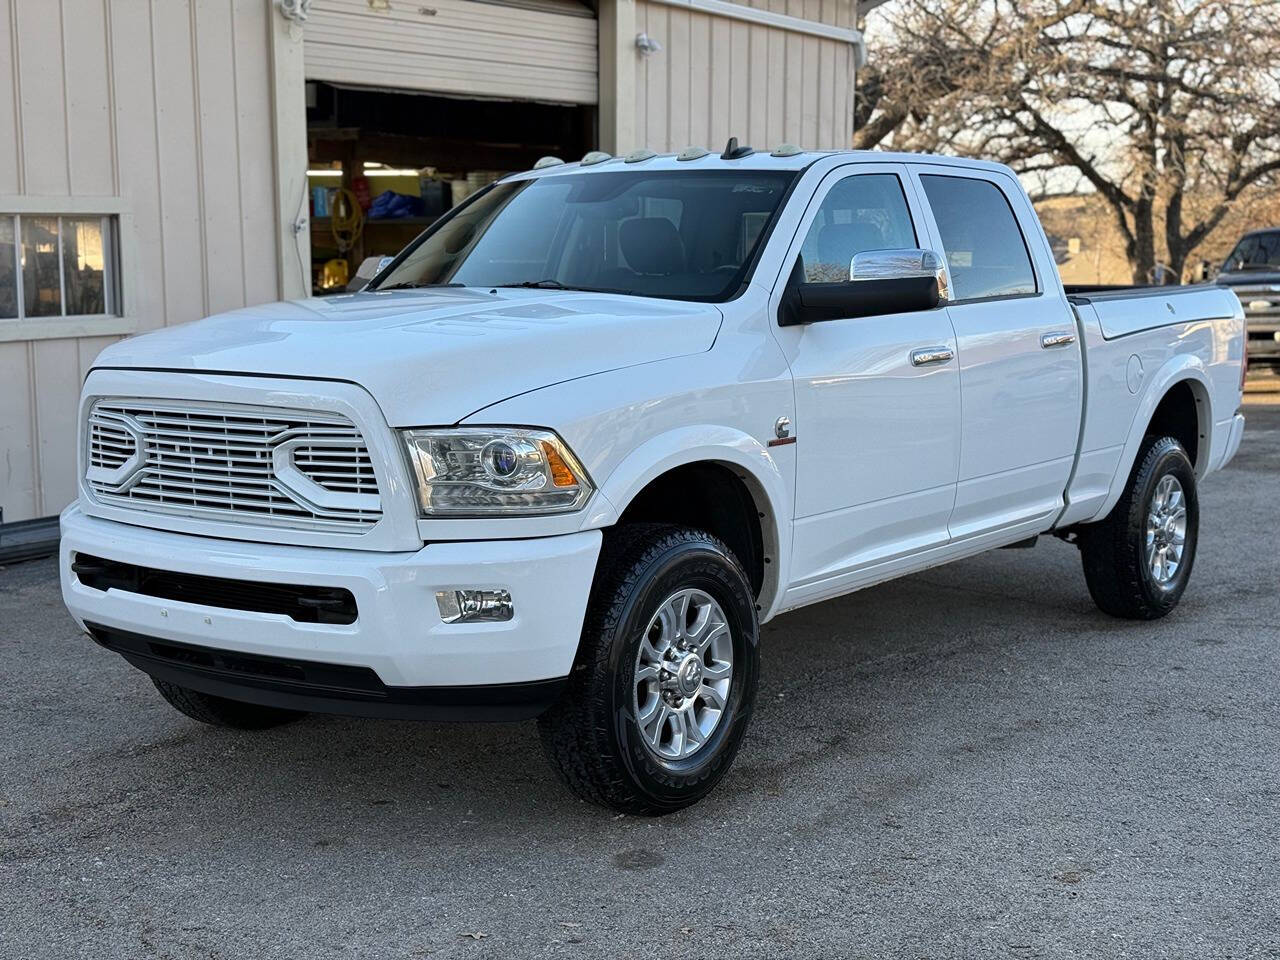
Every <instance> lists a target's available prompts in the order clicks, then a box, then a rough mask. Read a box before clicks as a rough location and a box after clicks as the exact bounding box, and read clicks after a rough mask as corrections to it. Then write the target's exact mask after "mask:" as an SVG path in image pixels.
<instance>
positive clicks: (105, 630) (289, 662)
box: [85, 623, 568, 721]
mask: <svg viewBox="0 0 1280 960" xmlns="http://www.w3.org/2000/svg"><path fill="white" fill-rule="evenodd" d="M85 626H87V627H88V628H89V634H90V636H92V637H93V639H94V640H96V641H97V642H98V643H99V644H100V645H102V646H104V647H106V648H107V649H108V650H113V651H115V652H116V653H118V654H120V656H122V657H124V658H125V660H127V661H128V662H129V663H131V664H132V665H133V666H135V667H137V668H138V669H139V670H142V671H143V672H145V673H148V674H150V675H151V676H153V677H155V678H157V679H159V680H167V681H168V682H170V683H176V684H178V685H179V686H182V687H187V688H189V689H191V690H198V691H199V692H201V693H207V694H209V695H211V696H215V697H225V698H226V699H228V700H241V701H244V702H245V703H257V704H261V705H262V706H267V707H281V708H284V709H286V710H302V711H306V712H308V713H338V714H347V715H351V716H360V717H382V718H386V719H396V720H482V721H490V720H528V719H531V718H533V717H536V716H537V715H538V714H540V713H542V712H543V711H544V710H546V709H547V707H549V706H551V704H552V703H554V702H555V701H556V699H557V698H558V697H559V696H560V694H561V693H562V692H563V691H564V687H565V684H566V683H567V682H568V680H567V678H565V677H557V678H553V679H550V680H535V681H532V682H529V683H499V684H489V685H483V686H447V687H396V686H388V685H387V684H385V683H383V682H382V680H381V679H380V678H379V677H378V675H377V673H375V672H374V671H373V670H371V669H370V668H369V667H353V666H348V665H345V664H336V663H320V662H317V661H312V660H293V659H288V658H285V657H268V656H262V655H260V654H248V653H240V652H238V651H233V650H221V649H216V648H214V647H202V646H198V645H196V644H190V643H180V642H178V641H176V640H166V639H163V638H161V637H151V636H144V635H142V634H140V633H131V632H129V631H127V630H117V629H116V628H114V627H104V626H101V625H99V624H96V623H86V624H85Z"/></svg>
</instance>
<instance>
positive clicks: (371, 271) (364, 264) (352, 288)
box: [347, 257, 395, 293]
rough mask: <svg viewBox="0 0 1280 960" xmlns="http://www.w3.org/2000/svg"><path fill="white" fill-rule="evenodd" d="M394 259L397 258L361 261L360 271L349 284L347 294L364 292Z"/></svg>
mask: <svg viewBox="0 0 1280 960" xmlns="http://www.w3.org/2000/svg"><path fill="white" fill-rule="evenodd" d="M394 259H395V257H365V258H364V259H363V260H361V261H360V269H358V270H357V271H356V275H355V276H354V277H352V278H351V282H350V283H348V284H347V293H356V292H357V291H360V290H363V289H364V288H365V287H367V286H368V285H369V281H371V280H372V279H373V278H374V277H376V276H377V275H378V274H380V273H381V272H382V268H383V267H385V266H386V265H387V264H388V263H390V262H391V261H392V260H394Z"/></svg>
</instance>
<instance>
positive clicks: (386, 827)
mask: <svg viewBox="0 0 1280 960" xmlns="http://www.w3.org/2000/svg"><path fill="white" fill-rule="evenodd" d="M1033 557H1034V558H1036V559H1035V560H1034V561H1033V562H1030V563H1029V562H1028V559H1029V558H1033ZM1068 568H1070V572H1069V571H1068ZM1092 611H1093V608H1092V605H1091V604H1090V602H1089V599H1088V596H1087V593H1085V591H1084V586H1083V581H1082V578H1081V577H1080V575H1079V571H1078V561H1077V560H1076V557H1075V551H1074V550H1073V549H1071V548H1068V547H1065V546H1063V545H1061V544H1057V543H1053V544H1052V545H1045V546H1044V547H1041V548H1040V549H1039V550H1037V551H1036V552H1035V553H1034V554H1028V553H1026V552H1021V551H1020V552H1016V553H1011V552H1005V553H1003V554H1001V553H997V554H991V555H987V556H984V557H979V558H976V559H974V560H971V561H967V562H964V563H961V564H957V565H954V566H952V567H950V568H947V569H944V570H937V571H931V572H929V573H927V574H923V575H920V576H916V577H910V578H906V579H904V580H899V581H895V582H893V583H889V584H886V585H883V586H880V587H876V588H872V589H869V590H866V591H863V592H861V593H858V594H854V595H851V596H848V597H844V598H841V599H837V600H834V601H830V602H828V603H825V604H819V605H817V606H813V607H809V608H806V609H804V610H800V611H796V612H794V613H791V614H787V615H784V616H782V617H780V618H778V619H776V620H775V621H774V622H772V623H771V624H769V625H767V626H766V627H765V629H764V635H763V639H762V651H763V653H762V656H763V663H762V674H761V676H762V680H761V686H760V696H759V701H758V707H757V711H756V716H755V717H754V719H753V727H752V730H751V732H750V733H749V734H748V738H747V742H746V744H745V746H744V748H743V751H742V754H741V755H740V757H739V759H738V762H737V765H736V767H735V769H734V770H732V771H731V772H730V774H729V776H728V777H727V778H726V780H725V782H724V783H723V784H722V785H721V786H720V788H719V789H718V790H717V791H716V792H715V793H714V794H713V795H712V797H711V798H710V799H709V800H708V801H706V802H704V804H703V805H700V806H699V807H698V808H697V809H698V810H707V809H708V808H710V809H713V810H714V811H715V813H716V815H719V816H726V817H732V816H734V815H735V814H734V810H735V808H737V807H739V805H741V804H743V803H747V804H752V803H759V802H768V800H769V798H770V797H771V796H777V795H780V794H784V793H785V792H786V791H787V789H788V784H789V783H791V784H796V785H798V784H799V783H800V782H801V778H802V777H803V774H804V771H805V770H806V769H807V768H813V767H815V766H817V765H819V764H820V763H825V762H830V760H831V758H832V757H834V756H839V757H840V758H841V760H840V762H841V763H842V764H845V765H857V764H859V763H861V762H862V761H863V759H864V758H865V757H868V756H876V757H882V756H886V755H888V754H889V753H891V752H892V751H893V750H894V746H895V744H896V743H899V742H901V740H902V738H910V737H911V736H912V735H913V733H918V732H919V726H920V722H919V721H920V717H921V716H927V715H929V714H930V712H931V711H936V710H937V709H939V705H941V704H944V703H945V702H946V701H948V700H949V699H954V698H955V697H956V696H957V695H958V694H957V693H956V692H955V689H954V688H955V676H956V674H957V673H960V674H963V675H964V676H967V677H970V678H978V677H981V676H984V675H986V674H987V673H988V672H989V671H992V670H994V671H995V674H996V676H998V677H1002V678H1003V680H1004V681H1005V682H1006V683H1007V685H1009V686H1011V687H1016V685H1017V684H1018V683H1020V682H1021V680H1023V679H1026V676H1027V675H1029V671H1030V670H1032V669H1034V667H1033V665H1034V664H1035V662H1036V657H1037V656H1038V655H1039V654H1037V653H1035V652H1032V651H1028V650H1027V649H1024V648H1026V647H1028V646H1029V645H1030V646H1035V647H1042V646H1043V645H1044V644H1045V643H1047V642H1053V643H1058V644H1061V643H1063V642H1067V643H1070V642H1072V640H1071V638H1072V637H1073V636H1082V635H1081V634H1080V633H1079V630H1078V628H1079V626H1080V624H1081V623H1082V622H1083V623H1088V622H1089V620H1090V619H1091V616H1092ZM1049 636H1053V637H1054V639H1053V640H1052V641H1049V640H1046V637H1049ZM1082 642H1083V641H1082ZM1039 653H1043V651H1042V650H1041V651H1039ZM993 664H995V666H993ZM1001 671H1003V673H1001ZM1011 672H1012V673H1014V674H1015V676H1013V677H1010V676H1009V674H1010V673H1011ZM127 676H128V677H129V678H130V679H129V682H130V683H131V684H133V685H137V686H138V687H145V689H139V690H138V691H136V692H137V696H138V704H139V707H140V709H139V715H138V716H137V717H136V718H134V722H135V724H136V728H137V729H136V734H137V735H136V736H134V737H129V738H128V740H127V742H126V743H125V745H123V746H116V747H115V748H113V749H110V750H104V751H90V754H91V755H90V756H89V757H88V758H86V761H85V762H84V763H83V764H80V765H78V766H79V769H81V770H82V771H83V773H84V776H85V777H86V778H92V779H93V780H94V781H95V784H94V785H92V786H91V785H89V783H88V782H87V781H85V782H82V783H81V786H82V787H83V788H84V791H83V792H81V791H76V793H79V794H80V796H78V797H77V798H76V800H75V801H74V802H73V803H71V804H69V805H68V806H67V807H65V808H64V809H63V810H62V811H61V812H60V813H58V812H52V811H50V817H49V819H47V820H46V821H45V826H46V827H52V826H54V825H57V824H61V825H62V826H63V827H66V828H68V829H71V830H73V831H74V830H75V823H76V821H77V820H78V819H79V816H78V808H80V807H83V806H86V805H102V804H105V805H106V806H107V807H108V808H109V809H110V808H115V810H114V814H113V816H114V817H123V818H133V817H136V816H139V815H141V814H142V812H143V811H145V817H146V819H147V821H148V823H149V824H150V828H151V829H153V830H155V831H158V832H160V833H163V832H164V831H166V830H168V829H184V828H185V827H184V825H187V824H190V823H192V822H193V821H198V822H200V823H202V824H204V825H205V828H204V829H205V833H204V834H202V836H203V837H204V839H203V840H202V841H201V842H203V843H216V842H233V843H244V842H249V841H248V839H247V838H246V837H244V836H242V835H240V834H237V833H236V832H235V829H236V825H241V826H242V825H244V824H245V823H246V822H248V821H250V820H251V822H252V824H253V829H252V835H253V837H255V838H258V840H260V841H265V839H266V838H272V837H275V838H279V839H280V841H281V842H285V843H288V844H290V845H295V844H302V845H308V844H310V845H314V846H316V847H317V849H322V848H326V847H330V846H335V845H339V844H345V843H361V844H375V845H376V844H377V843H379V842H383V841H385V842H392V840H393V839H394V840H397V842H398V841H399V840H402V839H403V831H405V830H411V831H412V830H421V831H424V835H426V836H430V837H432V838H433V839H432V840H431V842H432V843H433V844H440V843H444V842H446V840H445V838H446V837H460V836H463V835H470V836H474V838H475V839H480V838H482V837H484V836H487V835H491V834H494V833H503V834H505V833H509V832H511V831H517V832H528V833H531V834H533V835H546V836H557V835H558V836H564V835H566V834H568V833H572V832H573V831H574V829H575V828H577V827H585V826H588V825H591V824H596V825H597V826H598V825H599V823H600V822H601V821H608V820H609V819H610V818H611V817H612V814H610V813H609V812H608V811H603V810H599V809H597V808H595V807H592V806H590V805H588V804H584V803H580V802H579V801H577V800H575V799H574V798H573V797H571V796H570V795H569V794H568V793H567V792H566V791H565V790H564V789H563V788H562V787H561V786H560V784H559V782H558V781H557V780H556V779H555V777H554V775H553V774H552V773H551V771H550V769H549V767H548V766H547V764H546V763H545V761H544V759H543V757H542V753H541V748H540V744H539V743H538V738H537V731H536V726H535V725H534V724H533V723H523V724H515V725H504V724H434V723H432V724H427V723H409V722H391V721H373V720H361V719H349V718H336V717H311V718H307V719H304V720H302V721H301V722H299V723H296V724H293V725H291V726H288V727H284V728H280V729H277V730H272V731H266V732H263V733H255V734H245V733H238V732H232V731H223V730H212V729H207V728H203V727H200V726H197V725H195V724H193V723H192V722H191V721H188V720H187V719H186V718H183V717H181V716H180V715H178V714H176V713H174V712H173V711H172V710H170V709H169V708H168V707H167V706H165V705H164V704H163V702H162V701H161V700H160V699H159V697H158V696H155V695H153V693H152V691H151V690H150V688H149V684H147V682H146V680H145V678H143V677H142V676H141V675H138V674H136V673H134V672H133V671H129V672H128V673H127ZM101 682H102V683H108V682H112V681H111V678H110V677H103V678H101ZM975 683H976V681H975ZM85 746H86V745H84V744H82V745H80V748H81V749H84V747H85ZM689 815H693V814H691V813H689V812H686V813H684V814H680V815H679V816H689ZM593 829H594V827H593ZM441 831H443V833H442V832H441Z"/></svg>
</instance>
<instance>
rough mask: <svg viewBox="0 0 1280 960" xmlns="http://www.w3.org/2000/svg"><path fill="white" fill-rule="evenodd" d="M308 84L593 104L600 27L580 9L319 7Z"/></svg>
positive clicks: (349, 1)
mask: <svg viewBox="0 0 1280 960" xmlns="http://www.w3.org/2000/svg"><path fill="white" fill-rule="evenodd" d="M304 36H305V38H306V39H305V59H306V72H307V79H309V80H326V81H329V82H331V83H342V84H359V85H362V86H371V87H386V88H392V89H404V90H421V91H428V92H433V93H445V94H455V95H459V96H471V97H500V98H502V99H512V100H542V101H548V102H553V103H579V104H593V103H595V102H596V98H597V93H596V91H597V80H596V78H597V74H596V69H597V65H596V21H595V16H594V14H593V13H592V11H591V8H590V7H588V6H586V4H584V3H581V2H579V0H505V2H486V0H315V3H314V4H313V6H312V8H311V15H310V18H309V19H308V20H307V23H306V29H305V34H304Z"/></svg>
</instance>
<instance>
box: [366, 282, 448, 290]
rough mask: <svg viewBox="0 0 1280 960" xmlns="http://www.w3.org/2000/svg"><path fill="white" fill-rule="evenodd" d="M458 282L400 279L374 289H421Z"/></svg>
mask: <svg viewBox="0 0 1280 960" xmlns="http://www.w3.org/2000/svg"><path fill="white" fill-rule="evenodd" d="M460 286H462V284H460V283H419V282H418V281H416V280H402V281H400V282H399V283H391V284H388V285H387V286H385V287H374V288H373V289H374V290H422V289H424V288H426V287H460Z"/></svg>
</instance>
